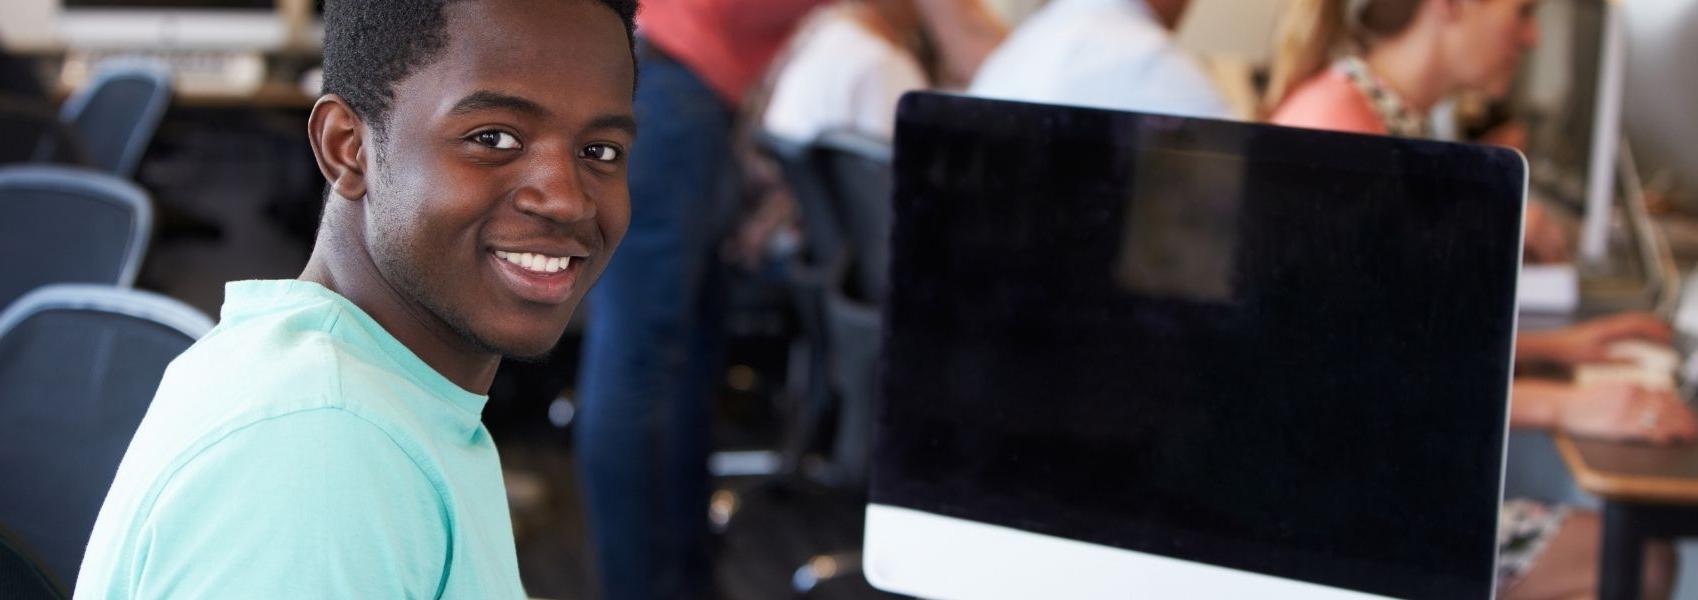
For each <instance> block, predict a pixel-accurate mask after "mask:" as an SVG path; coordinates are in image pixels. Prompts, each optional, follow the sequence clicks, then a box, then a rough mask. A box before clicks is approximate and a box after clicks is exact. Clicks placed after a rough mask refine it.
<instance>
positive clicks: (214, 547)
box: [132, 409, 451, 598]
mask: <svg viewBox="0 0 1698 600" xmlns="http://www.w3.org/2000/svg"><path fill="white" fill-rule="evenodd" d="M447 515H448V512H447V510H446V509H445V504H444V503H443V501H442V498H441V495H440V494H439V493H438V491H437V489H436V486H434V485H433V484H432V483H431V480H430V478H429V477H427V476H426V475H425V473H424V471H422V470H421V469H420V467H419V466H418V465H417V464H416V463H415V462H414V461H413V460H412V459H411V458H409V456H408V455H407V453H406V452H404V451H402V449H401V448H400V447H399V446H397V445H396V443H395V442H394V441H393V440H392V439H391V438H390V437H389V436H388V435H387V434H385V433H384V432H383V430H381V429H379V428H378V427H377V426H375V425H373V424H372V423H370V422H368V421H366V420H364V419H362V418H360V417H358V416H355V415H353V414H350V413H347V412H344V411H341V410H336V409H319V410H311V411H305V412H300V413H293V414H289V415H285V416H280V417H273V418H270V419H267V420H264V421H260V422H258V423H255V424H253V425H250V426H247V427H245V428H243V429H240V430H237V431H235V432H234V433H231V434H230V435H228V436H226V437H225V438H224V439H222V440H220V441H218V442H216V443H214V444H212V445H211V446H210V447H208V448H206V449H205V450H203V451H202V452H201V453H200V454H199V455H197V456H195V457H194V458H192V459H190V460H189V461H188V462H187V463H185V464H184V466H183V467H182V468H180V469H178V470H177V471H176V472H175V473H174V474H173V475H171V476H170V478H169V480H168V481H167V482H166V483H165V485H164V486H163V487H162V488H161V489H160V492H159V494H158V496H157V497H156V499H155V500H154V502H153V504H152V509H151V511H149V513H148V514H147V515H146V516H145V517H144V519H145V520H144V523H143V530H142V531H141V540H140V548H139V551H138V553H137V557H136V560H137V564H136V565H135V568H134V570H133V571H132V573H134V574H135V577H136V579H135V580H134V581H133V582H132V583H133V584H134V587H133V588H132V589H134V590H136V591H137V592H138V593H137V597H141V598H430V597H434V596H436V594H437V592H438V591H439V590H440V589H441V586H442V582H443V579H444V575H445V573H446V568H447V566H448V564H449V560H450V556H451V547H450V544H449V539H450V536H449V521H448V516H447Z"/></svg>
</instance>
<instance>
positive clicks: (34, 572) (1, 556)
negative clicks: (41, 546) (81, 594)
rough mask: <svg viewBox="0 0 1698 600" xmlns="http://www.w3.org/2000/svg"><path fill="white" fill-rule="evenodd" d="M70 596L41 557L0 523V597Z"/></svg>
mask: <svg viewBox="0 0 1698 600" xmlns="http://www.w3.org/2000/svg"><path fill="white" fill-rule="evenodd" d="M69 597H71V595H70V594H68V593H66V592H65V588H64V586H63V585H61V584H60V583H59V582H58V581H57V580H55V579H54V578H53V575H51V574H49V573H48V572H47V570H46V569H44V568H42V566H41V560H40V559H38V558H36V556H35V553H34V552H32V551H31V550H29V548H28V547H27V544H24V543H23V541H22V540H19V539H18V536H17V535H15V534H13V533H12V532H11V530H8V529H6V528H5V527H0V598H11V599H13V600H61V599H63V598H69Z"/></svg>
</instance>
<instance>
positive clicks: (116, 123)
mask: <svg viewBox="0 0 1698 600" xmlns="http://www.w3.org/2000/svg"><path fill="white" fill-rule="evenodd" d="M170 104H171V71H170V69H169V68H167V67H165V66H164V65H161V64H159V63H157V62H150V61H143V60H124V59H120V60H113V61H108V62H105V63H102V64H101V66H100V67H99V70H98V71H97V72H96V73H95V75H94V77H93V78H92V79H91V80H90V82H89V85H88V86H87V87H85V88H83V89H81V90H78V91H77V93H76V94H75V95H73V96H71V98H70V99H69V100H66V101H65V105H64V106H63V107H61V109H60V111H59V119H60V120H61V121H64V122H65V123H67V124H69V125H71V126H72V127H73V128H74V129H75V130H76V131H79V132H81V133H82V135H83V136H84V138H83V143H84V146H85V147H86V148H87V150H88V153H89V158H90V159H91V160H93V163H94V165H95V166H97V167H99V168H101V169H103V170H105V171H106V172H108V173H111V174H113V175H117V176H119V177H123V178H125V179H130V178H133V177H135V174H136V167H137V166H138V165H140V164H141V159H142V154H143V153H145V152H146V151H147V145H148V143H149V142H152V141H153V133H154V131H156V130H157V129H158V128H159V121H160V119H162V118H164V117H165V108H166V107H167V106H169V105H170Z"/></svg>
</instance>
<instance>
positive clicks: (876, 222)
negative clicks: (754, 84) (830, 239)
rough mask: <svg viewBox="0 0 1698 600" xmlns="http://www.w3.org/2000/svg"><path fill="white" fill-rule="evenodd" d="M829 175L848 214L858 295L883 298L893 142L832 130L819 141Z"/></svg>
mask: <svg viewBox="0 0 1698 600" xmlns="http://www.w3.org/2000/svg"><path fill="white" fill-rule="evenodd" d="M815 145H816V147H817V149H818V150H817V151H818V153H819V160H820V163H821V165H822V167H823V168H822V171H823V172H824V174H825V180H826V182H827V185H828V186H829V187H830V189H831V191H832V193H831V196H830V197H831V198H832V200H833V201H834V202H835V203H836V204H837V206H836V212H837V214H840V215H843V226H844V227H843V229H844V232H845V234H846V235H845V237H846V238H847V245H848V253H849V256H850V257H851V260H850V264H851V271H852V280H851V283H853V284H854V285H856V286H857V289H856V290H854V291H855V292H856V295H857V296H859V297H861V298H864V299H867V300H870V301H872V302H873V303H875V304H876V303H879V302H880V301H881V300H882V299H883V298H884V285H885V281H887V280H888V279H889V271H890V220H891V206H890V193H891V187H892V186H893V185H894V180H895V176H894V174H893V173H892V172H891V166H890V156H891V150H890V143H889V142H885V141H883V140H878V139H875V138H871V137H867V136H865V135H860V134H856V133H850V132H829V133H826V134H825V135H823V136H820V139H819V141H818V142H817V143H816V144H815Z"/></svg>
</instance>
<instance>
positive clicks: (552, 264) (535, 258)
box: [495, 250, 572, 273]
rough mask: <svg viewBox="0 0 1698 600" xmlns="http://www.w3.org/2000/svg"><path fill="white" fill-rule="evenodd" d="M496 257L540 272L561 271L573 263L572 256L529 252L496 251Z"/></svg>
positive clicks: (528, 269)
mask: <svg viewBox="0 0 1698 600" xmlns="http://www.w3.org/2000/svg"><path fill="white" fill-rule="evenodd" d="M495 257H496V258H499V259H501V260H505V261H507V262H510V263H513V264H515V265H518V266H520V267H522V268H524V269H525V270H527V271H535V272H538V273H559V272H561V271H564V270H566V268H567V267H570V266H571V265H572V257H570V256H543V255H541V254H532V253H529V252H505V251H502V250H496V251H495Z"/></svg>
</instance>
